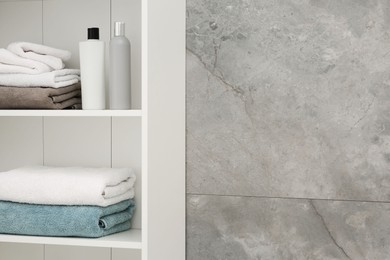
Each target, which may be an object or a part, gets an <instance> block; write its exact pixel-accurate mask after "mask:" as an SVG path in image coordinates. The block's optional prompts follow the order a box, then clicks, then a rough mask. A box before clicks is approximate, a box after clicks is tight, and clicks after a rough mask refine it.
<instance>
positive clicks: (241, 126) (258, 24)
mask: <svg viewBox="0 0 390 260" xmlns="http://www.w3.org/2000/svg"><path fill="white" fill-rule="evenodd" d="M187 133H188V134H187V147H188V148H187V178H188V181H187V185H188V187H187V188H188V192H189V193H194V194H230V195H231V194H234V195H251V196H271V197H299V198H321V199H325V198H330V199H348V200H349V199H351V200H370V201H371V200H378V201H390V1H387V0H286V1H281V0H213V1H209V0H188V1H187ZM297 207H298V206H297ZM299 207H300V206H299ZM302 207H303V206H302ZM310 212H311V213H310ZM309 213H310V214H311V215H313V212H312V211H309ZM309 213H307V214H309ZM259 214H260V213H259ZM286 214H287V213H286ZM310 214H309V215H310ZM309 215H304V216H305V217H308V218H309V217H310V219H311V218H312V216H309ZM259 216H260V215H259ZM313 217H314V216H313ZM313 219H314V218H313ZM313 221H314V220H313ZM316 221H317V222H318V223H317V222H316V223H313V225H314V224H317V225H319V226H320V224H321V223H319V221H318V220H316ZM210 232H211V231H210ZM308 232H309V231H308ZM312 235H313V236H314V234H312ZM210 236H211V234H210ZM321 239H322V238H321ZM323 239H325V240H326V238H323ZM327 241H328V240H327ZM328 242H329V245H331V242H332V241H328ZM286 243H287V242H286ZM310 243H318V244H319V243H320V242H319V241H317V242H315V241H313V242H310ZM330 247H331V246H330ZM321 250H325V249H323V248H322V249H321ZM329 250H330V251H329V252H331V251H332V252H333V253H334V254H335V255H341V254H340V252H339V251H337V250H336V249H329ZM281 253H282V251H281ZM329 254H331V253H329ZM210 259H211V258H210ZM230 259H233V258H230ZM329 259H330V258H329ZM372 259H373V258H372Z"/></svg>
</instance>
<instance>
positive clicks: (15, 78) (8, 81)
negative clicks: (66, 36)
mask: <svg viewBox="0 0 390 260" xmlns="http://www.w3.org/2000/svg"><path fill="white" fill-rule="evenodd" d="M77 82H80V70H78V69H63V70H55V71H52V72H46V73H42V74H37V75H29V74H0V85H2V86H10V87H51V88H61V87H66V86H69V85H72V84H75V83H77Z"/></svg>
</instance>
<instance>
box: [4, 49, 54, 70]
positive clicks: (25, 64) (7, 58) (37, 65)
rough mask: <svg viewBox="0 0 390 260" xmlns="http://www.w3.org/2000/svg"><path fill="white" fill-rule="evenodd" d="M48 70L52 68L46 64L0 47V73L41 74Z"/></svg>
mask: <svg viewBox="0 0 390 260" xmlns="http://www.w3.org/2000/svg"><path fill="white" fill-rule="evenodd" d="M50 71H53V69H52V68H51V67H49V66H48V65H46V64H43V63H41V62H39V61H34V60H29V59H25V58H22V57H19V56H18V55H16V54H14V53H12V52H10V51H9V50H6V49H0V74H17V73H19V74H41V73H45V72H50Z"/></svg>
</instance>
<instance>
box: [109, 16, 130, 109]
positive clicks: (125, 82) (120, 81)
mask: <svg viewBox="0 0 390 260" xmlns="http://www.w3.org/2000/svg"><path fill="white" fill-rule="evenodd" d="M130 48H131V47H130V41H129V40H128V39H127V38H126V36H125V23H123V22H115V26H114V37H113V38H112V39H111V41H110V81H109V82H110V87H109V93H110V109H119V110H121V109H131V59H130V55H131V53H130Z"/></svg>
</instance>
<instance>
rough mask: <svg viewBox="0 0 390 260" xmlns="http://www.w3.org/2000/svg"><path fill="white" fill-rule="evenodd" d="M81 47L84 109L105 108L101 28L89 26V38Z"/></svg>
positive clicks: (81, 43)
mask: <svg viewBox="0 0 390 260" xmlns="http://www.w3.org/2000/svg"><path fill="white" fill-rule="evenodd" d="M79 47H80V70H81V99H82V100H81V101H82V106H83V109H87V110H100V109H105V108H106V101H105V78H104V77H105V76H104V74H105V72H104V42H103V41H100V40H99V28H96V27H94V28H88V40H87V41H84V42H80V44H79Z"/></svg>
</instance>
